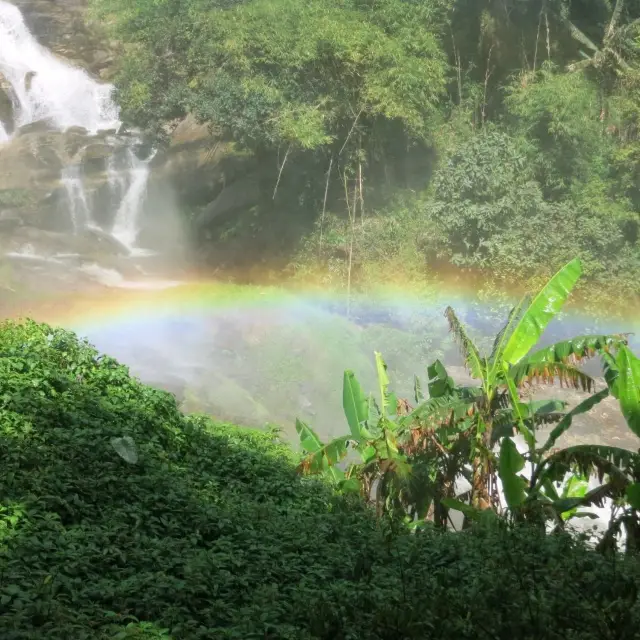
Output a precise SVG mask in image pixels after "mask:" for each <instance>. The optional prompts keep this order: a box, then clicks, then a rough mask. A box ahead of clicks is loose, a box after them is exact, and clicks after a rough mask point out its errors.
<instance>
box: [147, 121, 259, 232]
mask: <svg viewBox="0 0 640 640" xmlns="http://www.w3.org/2000/svg"><path fill="white" fill-rule="evenodd" d="M256 169H257V166H256V161H255V158H254V157H253V156H252V155H251V154H250V153H248V152H245V151H242V150H239V149H238V148H237V146H236V145H235V144H234V143H232V142H228V141H225V140H224V139H223V138H222V137H221V136H220V135H219V134H218V133H217V132H216V131H213V130H211V129H210V128H209V127H208V126H207V125H206V124H200V123H198V122H197V121H196V119H195V118H194V117H193V116H192V115H188V116H187V117H186V118H184V119H183V120H182V121H180V122H179V123H177V125H176V126H175V127H174V129H173V131H172V132H171V135H170V143H169V146H168V149H166V151H165V152H164V153H163V154H162V155H159V156H158V158H157V159H156V162H155V166H154V173H153V179H154V180H160V181H168V182H169V183H170V184H171V186H172V187H173V190H174V191H175V193H176V196H177V199H178V202H179V203H180V204H181V206H184V207H187V208H189V209H196V210H201V213H200V215H199V217H198V219H199V220H200V222H201V223H202V224H203V225H206V224H209V223H211V222H213V221H214V220H215V219H217V218H219V217H223V216H224V215H226V214H228V213H231V212H233V211H236V210H238V209H245V208H249V207H251V206H252V205H253V204H254V202H255V201H256V199H257V180H255V179H254V178H252V177H251V176H252V175H253V174H255V172H256Z"/></svg>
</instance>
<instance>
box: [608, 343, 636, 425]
mask: <svg viewBox="0 0 640 640" xmlns="http://www.w3.org/2000/svg"><path fill="white" fill-rule="evenodd" d="M616 365H617V367H618V376H617V379H616V382H615V386H614V390H615V391H614V393H615V394H616V396H617V398H618V400H619V401H620V408H621V409H622V415H624V417H625V420H626V421H627V424H628V425H629V428H630V429H631V430H632V431H633V432H634V433H635V434H636V435H637V436H638V437H640V358H637V357H636V356H635V355H634V354H633V353H632V352H631V350H630V349H629V348H628V347H622V348H621V349H620V351H619V352H618V355H617V356H616Z"/></svg>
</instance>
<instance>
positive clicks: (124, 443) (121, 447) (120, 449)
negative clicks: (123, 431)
mask: <svg viewBox="0 0 640 640" xmlns="http://www.w3.org/2000/svg"><path fill="white" fill-rule="evenodd" d="M111 446H112V447H113V448H114V449H115V452H116V453H117V454H118V455H119V456H120V457H121V458H122V459H123V460H124V461H125V462H128V463H129V464H135V463H136V462H138V451H137V449H136V443H135V442H134V441H133V438H131V437H129V436H123V437H122V438H111Z"/></svg>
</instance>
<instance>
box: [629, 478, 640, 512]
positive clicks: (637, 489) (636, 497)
mask: <svg viewBox="0 0 640 640" xmlns="http://www.w3.org/2000/svg"><path fill="white" fill-rule="evenodd" d="M626 496H627V500H628V501H629V504H630V505H631V506H632V507H633V508H634V509H638V510H640V482H634V483H633V484H630V485H629V486H628V487H627V491H626Z"/></svg>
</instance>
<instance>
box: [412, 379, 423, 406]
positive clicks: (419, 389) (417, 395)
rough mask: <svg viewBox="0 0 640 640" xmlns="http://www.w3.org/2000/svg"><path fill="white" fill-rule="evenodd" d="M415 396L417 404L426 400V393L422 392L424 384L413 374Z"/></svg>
mask: <svg viewBox="0 0 640 640" xmlns="http://www.w3.org/2000/svg"><path fill="white" fill-rule="evenodd" d="M413 397H414V400H415V401H416V404H417V403H419V402H422V401H423V400H424V393H422V385H421V384H420V378H418V376H415V375H414V376H413Z"/></svg>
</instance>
